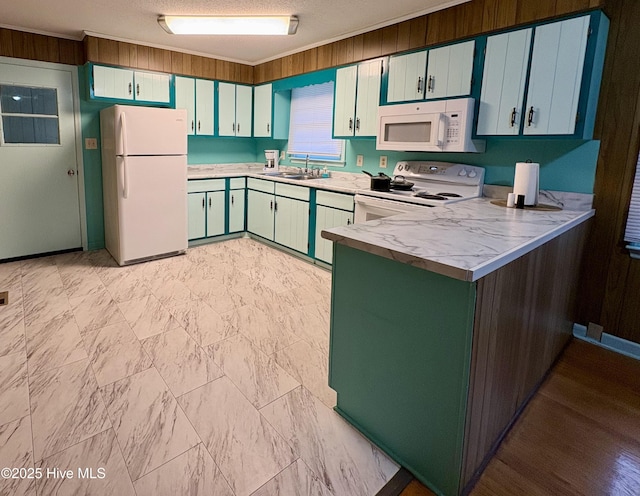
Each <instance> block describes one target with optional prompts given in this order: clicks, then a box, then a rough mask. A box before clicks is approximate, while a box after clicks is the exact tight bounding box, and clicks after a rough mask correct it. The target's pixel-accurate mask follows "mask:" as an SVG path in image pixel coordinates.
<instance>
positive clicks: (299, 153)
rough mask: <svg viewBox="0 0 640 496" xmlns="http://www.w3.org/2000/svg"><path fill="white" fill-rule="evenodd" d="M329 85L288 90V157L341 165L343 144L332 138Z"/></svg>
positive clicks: (331, 102) (331, 109)
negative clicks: (307, 157) (289, 99)
mask: <svg viewBox="0 0 640 496" xmlns="http://www.w3.org/2000/svg"><path fill="white" fill-rule="evenodd" d="M332 129H333V82H329V83H323V84H315V85H312V86H304V87H302V88H294V89H293V90H292V91H291V115H290V121H289V150H288V153H289V156H290V157H291V158H292V159H304V158H306V156H307V155H309V159H310V160H316V161H323V162H336V163H337V162H344V158H343V149H344V141H343V140H336V139H333V138H332V137H331V136H332Z"/></svg>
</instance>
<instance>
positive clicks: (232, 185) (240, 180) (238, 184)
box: [229, 177, 245, 189]
mask: <svg viewBox="0 0 640 496" xmlns="http://www.w3.org/2000/svg"><path fill="white" fill-rule="evenodd" d="M244 185H245V178H244V177H232V178H231V179H229V189H244Z"/></svg>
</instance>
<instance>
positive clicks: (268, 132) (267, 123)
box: [267, 123, 271, 134]
mask: <svg viewBox="0 0 640 496" xmlns="http://www.w3.org/2000/svg"><path fill="white" fill-rule="evenodd" d="M270 132H271V131H269V124H268V123H267V134H269V133H270Z"/></svg>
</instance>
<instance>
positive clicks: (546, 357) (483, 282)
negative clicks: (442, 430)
mask: <svg viewBox="0 0 640 496" xmlns="http://www.w3.org/2000/svg"><path fill="white" fill-rule="evenodd" d="M589 227H590V222H585V223H583V224H581V225H579V226H577V227H576V228H574V229H572V230H570V231H568V232H567V233H565V234H563V235H561V236H559V237H557V238H555V239H553V240H551V241H550V242H548V243H546V244H544V245H542V246H541V247H540V248H538V249H536V250H534V251H532V252H530V253H528V254H526V255H524V256H523V257H520V258H518V259H517V260H514V261H513V262H511V263H510V264H508V265H506V266H505V267H503V268H501V269H499V270H497V271H495V272H493V273H491V274H489V275H488V276H486V277H484V278H482V279H480V280H479V281H478V285H477V298H476V318H475V322H474V331H473V332H474V334H473V347H472V358H471V374H470V377H471V380H470V385H469V394H468V400H467V417H466V424H465V446H464V459H463V473H462V485H463V486H464V485H467V484H468V483H469V482H470V481H471V480H472V479H473V478H474V476H475V475H477V473H478V471H479V470H481V469H482V468H483V466H484V464H485V463H486V462H488V460H489V459H490V457H491V455H492V453H493V451H494V450H495V449H496V448H497V445H498V443H499V442H500V440H501V438H502V436H503V434H504V433H505V431H506V429H508V427H509V426H510V425H511V423H512V421H513V419H514V418H515V416H516V415H517V414H518V412H519V411H520V409H521V408H523V406H524V405H525V403H526V402H527V401H528V399H529V398H530V397H531V395H532V394H533V393H534V391H535V390H536V389H537V387H538V386H539V384H540V382H541V381H542V379H543V378H544V376H545V374H546V373H547V372H548V370H549V369H550V368H551V366H552V365H553V363H554V361H555V360H556V358H557V357H558V356H559V355H560V353H561V352H562V349H563V348H564V346H565V345H566V343H567V342H568V340H569V339H570V338H571V335H572V328H573V323H574V322H575V310H576V300H577V293H578V279H579V276H580V264H581V260H582V252H583V249H584V246H585V241H586V238H587V233H588V230H589Z"/></svg>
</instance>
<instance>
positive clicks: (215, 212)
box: [207, 191, 226, 237]
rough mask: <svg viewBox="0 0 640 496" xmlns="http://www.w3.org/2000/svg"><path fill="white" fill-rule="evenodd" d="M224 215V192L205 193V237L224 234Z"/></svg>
mask: <svg viewBox="0 0 640 496" xmlns="http://www.w3.org/2000/svg"><path fill="white" fill-rule="evenodd" d="M225 214H226V209H225V200H224V191H210V192H208V193H207V237H211V236H220V235H221V234H224V217H225Z"/></svg>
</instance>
